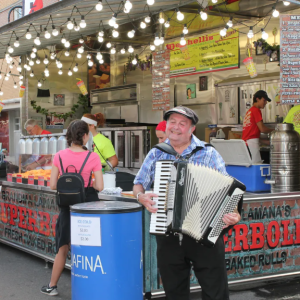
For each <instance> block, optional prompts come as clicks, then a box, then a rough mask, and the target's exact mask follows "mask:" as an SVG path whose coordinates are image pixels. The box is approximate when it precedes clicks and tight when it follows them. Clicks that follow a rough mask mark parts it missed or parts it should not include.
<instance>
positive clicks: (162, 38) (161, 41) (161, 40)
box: [159, 35, 165, 45]
mask: <svg viewBox="0 0 300 300" xmlns="http://www.w3.org/2000/svg"><path fill="white" fill-rule="evenodd" d="M159 41H160V44H161V45H162V44H163V43H164V42H165V38H164V35H162V36H161V37H160V39H159Z"/></svg>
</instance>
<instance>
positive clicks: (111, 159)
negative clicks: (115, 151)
mask: <svg viewBox="0 0 300 300" xmlns="http://www.w3.org/2000/svg"><path fill="white" fill-rule="evenodd" d="M108 161H109V162H110V163H111V165H112V166H113V168H115V167H116V166H117V165H118V163H119V160H118V157H117V155H113V156H111V157H109V158H108Z"/></svg>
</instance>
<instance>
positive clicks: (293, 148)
mask: <svg viewBox="0 0 300 300" xmlns="http://www.w3.org/2000/svg"><path fill="white" fill-rule="evenodd" d="M293 127H294V126H293V124H277V126H276V129H275V131H273V132H272V133H271V139H270V143H271V146H270V148H271V156H270V158H271V159H270V162H271V181H270V183H271V184H272V185H271V191H272V193H276V192H293V191H300V136H299V134H298V133H297V132H296V131H295V130H294V128H293Z"/></svg>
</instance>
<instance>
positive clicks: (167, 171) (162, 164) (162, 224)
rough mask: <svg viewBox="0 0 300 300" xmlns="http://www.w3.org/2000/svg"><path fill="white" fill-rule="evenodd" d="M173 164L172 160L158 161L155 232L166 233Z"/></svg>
mask: <svg viewBox="0 0 300 300" xmlns="http://www.w3.org/2000/svg"><path fill="white" fill-rule="evenodd" d="M172 166H173V161H171V160H161V161H158V162H157V163H156V168H155V179H154V189H153V193H155V194H157V195H158V197H157V198H153V201H155V202H156V203H155V205H153V207H154V208H157V209H158V210H157V212H156V213H152V214H151V219H150V233H153V234H165V233H166V229H167V215H166V211H165V202H166V201H165V200H166V195H167V187H168V182H169V178H170V177H171V170H172Z"/></svg>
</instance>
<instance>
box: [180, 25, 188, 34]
mask: <svg viewBox="0 0 300 300" xmlns="http://www.w3.org/2000/svg"><path fill="white" fill-rule="evenodd" d="M182 32H183V34H188V33H189V30H188V29H187V26H186V24H184V27H183V30H182Z"/></svg>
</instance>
